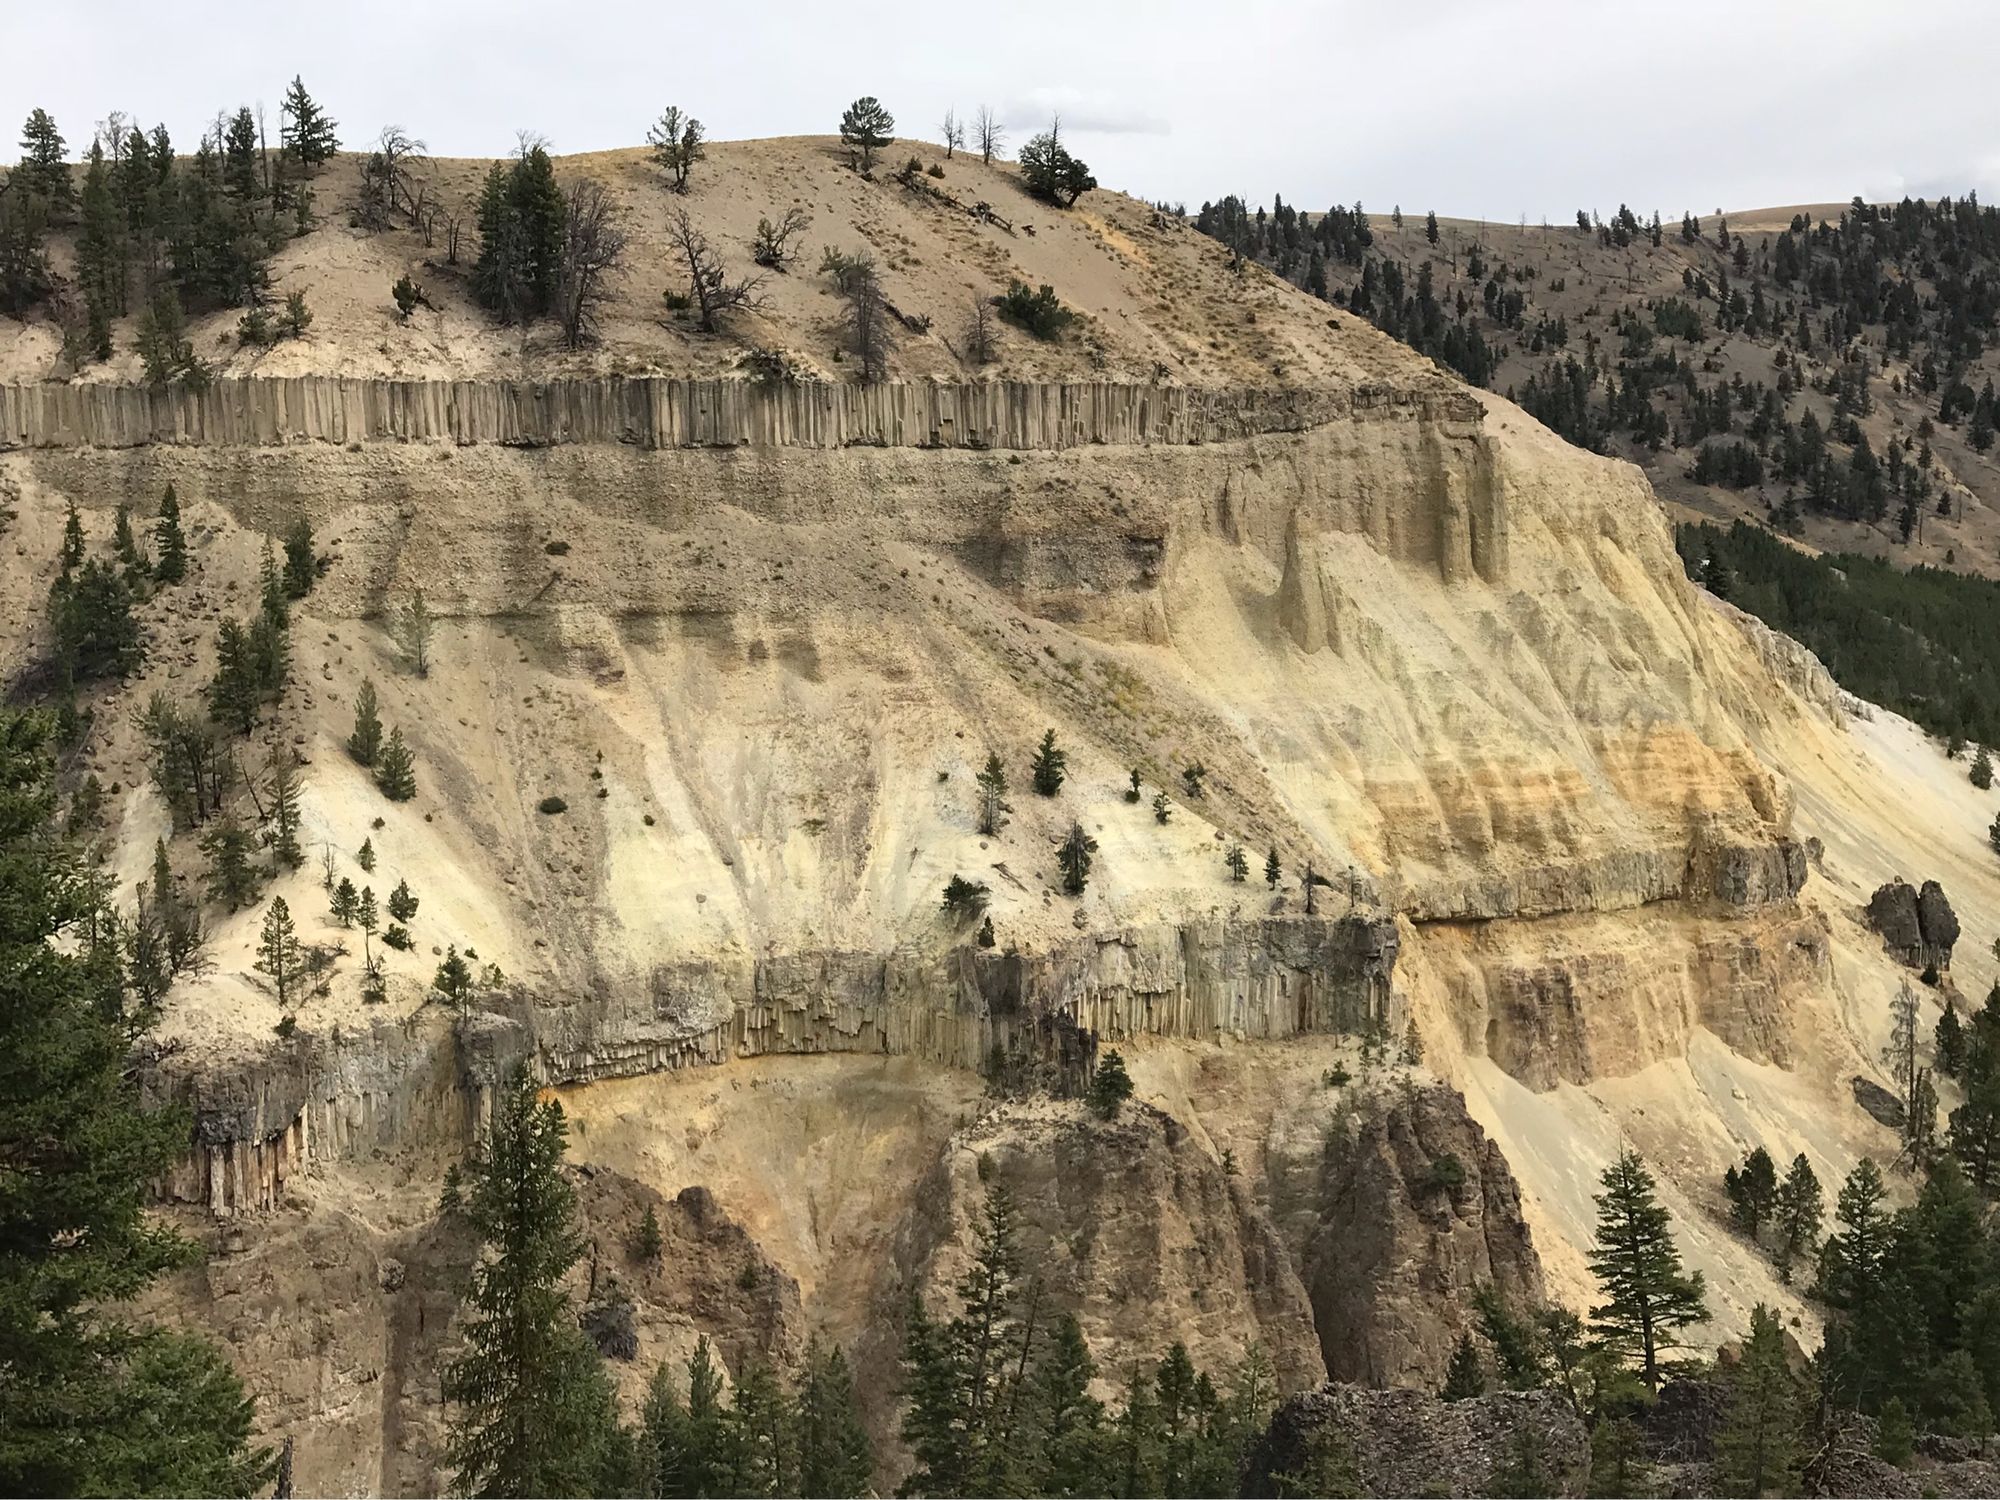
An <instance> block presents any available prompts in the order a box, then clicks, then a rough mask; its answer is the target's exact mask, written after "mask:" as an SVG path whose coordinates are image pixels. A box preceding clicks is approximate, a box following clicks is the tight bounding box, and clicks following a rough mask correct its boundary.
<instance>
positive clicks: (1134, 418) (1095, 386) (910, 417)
mask: <svg viewBox="0 0 2000 1500" xmlns="http://www.w3.org/2000/svg"><path fill="white" fill-rule="evenodd" d="M1385 408H1386V409H1395V408H1406V409H1407V408H1414V409H1416V410H1418V411H1420V412H1421V413H1422V414H1423V415H1425V416H1428V417H1433V418H1439V419H1455V420H1457V421H1460V422H1466V421H1471V422H1477V420H1478V416H1479V408H1478V405H1477V403H1476V402H1474V401H1473V400H1472V399H1471V398H1470V397H1469V396H1467V395H1465V394H1464V393H1462V392H1456V391H1453V390H1451V389H1450V388H1449V387H1445V386H1439V387H1437V388H1435V389H1429V390H1414V391H1413V390H1405V389H1396V388H1392V387H1386V386H1385V387H1380V388H1375V389H1361V390H1354V391H1343V392H1331V391H1300V390H1286V389H1271V390H1215V389H1204V388H1194V387H1188V386H1169V385H1126V384H1120V383H1117V382H1113V381H1092V382H1073V383H1045V382H1035V381H1023V380H990V381H979V382H975V383H951V382H944V381H924V382H922V383H915V384H912V383H897V382H890V383H882V384H874V385H851V384H833V383H829V382H824V381H796V382H773V383H769V384H763V383H758V382H754V381H750V380H746V379H741V378H729V377H721V378H716V379H709V380H687V379H675V378H669V377H664V376H658V377H647V376H632V377H616V376H612V377H604V378H601V379H566V380H545V381H528V380H522V381H505V380H379V379H366V378H358V379H347V378H343V377H341V376H337V375H299V376H291V377H248V378H238V377H224V378H222V379H218V380H215V381H213V382H211V383H210V384H209V385H208V386H207V387H206V388H205V389H202V390H199V391H195V390H190V389H188V388H187V387H185V386H181V385H172V386H166V387H163V388H160V389H153V388H149V387H144V386H129V385H113V384H107V383H96V384H43V385H11V386H10V385H0V448H7V447H24V448H74V447H98V448H132V447H141V446H145V445H148V444H156V443H157V444H170V445H186V444H201V443H210V444H246V445H269V444H280V443H292V442H321V443H362V442H428V441H433V440H441V441H447V442H452V443H459V444H467V445H470V444H475V443H493V444H498V445H500V446H502V447H510V448H541V447H551V446H555V445H558V444H570V443H585V444H588V443H630V444H634V445H636V446H639V447H642V448H734V447H760V448H855V447H871V448H892V447H893V448H906V447H907V448H1002V449H1021V450H1051V449H1061V448H1074V447H1079V446H1084V445H1090V444H1116V445H1143V444H1149V443H1169V444H1189V443H1215V442H1227V441H1231V440H1234V439H1237V438H1244V437H1252V436H1255V435H1257V434H1259V433H1266V432H1302V431H1305V430H1306V429H1308V428H1312V427H1317V426H1320V425H1322V424H1323V423H1325V422H1328V421H1330V420H1333V419H1334V418H1336V417H1346V416H1352V415H1356V414H1361V413H1368V412H1379V411H1382V410H1384V409H1385Z"/></svg>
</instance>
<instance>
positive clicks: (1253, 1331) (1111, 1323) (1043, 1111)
mask: <svg viewBox="0 0 2000 1500" xmlns="http://www.w3.org/2000/svg"><path fill="white" fill-rule="evenodd" d="M1003 1186H1004V1187H1005V1189H1006V1190H1007V1191H1008V1192H1009V1193H1010V1194H1011V1195H1012V1196H1013V1199H1014V1202H1015V1206H1016V1209H1017V1211H1018V1215H1019V1239H1020V1245H1021V1251H1022V1263H1023V1265H1024V1266H1027V1267H1032V1268H1033V1269H1034V1274H1035V1275H1036V1276H1037V1277H1038V1278H1039V1279H1040V1282H1041V1285H1042V1289H1043V1294H1044V1296H1045V1298H1046V1308H1045V1312H1044V1316H1045V1317H1053V1316H1055V1315H1057V1314H1060V1313H1063V1312H1073V1313H1075V1314H1076V1316H1077V1320H1078V1322H1079V1323H1081V1324H1082V1326H1083V1330H1084V1335H1085V1337H1086V1338H1087V1339H1089V1340H1090V1343H1091V1348H1092V1352H1093V1354H1094V1355H1095V1357H1096V1359H1097V1361H1098V1365H1099V1367H1100V1368H1101V1369H1105V1370H1111V1369H1116V1368H1121V1367H1122V1366H1123V1365H1124V1363H1126V1362H1127V1361H1129V1360H1131V1359H1133V1358H1147V1359H1156V1358H1158V1356H1159V1354H1160V1353H1161V1352H1162V1351H1164V1350H1165V1348H1166V1347H1167V1346H1168V1345H1170V1344H1172V1343H1173V1342H1174V1341H1175V1340H1177V1339H1178V1340H1181V1341H1183V1342H1185V1343H1186V1344H1187V1346H1188V1350H1189V1353H1190V1355H1191V1356H1192V1357H1193V1359H1194V1360H1195V1362H1196V1364H1197V1365H1198V1366H1199V1367H1201V1368H1203V1369H1205V1370H1208V1371H1210V1372H1212V1374H1213V1375H1214V1376H1215V1377H1216V1378H1218V1379H1219V1378H1220V1377H1221V1375H1222V1374H1223V1373H1224V1372H1226V1371H1228V1370H1229V1369H1231V1368H1232V1367H1233V1366H1234V1365H1235V1364H1236V1363H1237V1362H1238V1361H1240V1360H1241V1359H1242V1358H1243V1357H1244V1355H1245V1353H1246V1352H1247V1351H1248V1350H1249V1347H1250V1345H1251V1344H1253V1343H1262V1344H1263V1346H1264V1348H1265V1350H1266V1352H1267V1353H1268V1354H1269V1355H1270V1357H1271V1361H1272V1363H1273V1364H1274V1365H1275V1366H1276V1368H1277V1372H1278V1378H1279V1382H1280V1384H1281V1386H1282V1387H1283V1388H1284V1389H1286V1390H1298V1389H1300V1388H1302V1387H1306V1386H1311V1385H1315V1384H1317V1383H1318V1382H1319V1381H1321V1380H1322V1379H1324V1378H1325V1366H1324V1364H1323V1363H1322V1361H1321V1357H1320V1350H1319V1340H1318V1338H1317V1336H1316V1334H1315V1332H1314V1329H1313V1311H1312V1308H1311V1306H1310V1304H1309V1303H1308V1300H1307V1297H1306V1291H1305V1287H1304V1286H1303V1285H1302V1284H1301V1282H1300V1280H1299V1275H1298V1271H1297V1270H1296V1268H1295V1267H1294V1265H1293V1262H1292V1259H1291V1257H1290V1255H1289V1254H1288V1253H1287V1251H1286V1249H1285V1246H1284V1244H1283V1242H1282V1241H1281V1240H1280V1238H1279V1236H1278V1233H1277V1231H1276V1229H1275V1228H1274V1226H1273V1225H1272V1224H1271V1222H1270V1220H1269V1219H1268V1218H1267V1217H1266V1216H1265V1214H1264V1213H1263V1211H1262V1210H1261V1209H1260V1208H1259V1207H1258V1206H1257V1204H1256V1202H1255V1199H1254V1197H1253V1195H1252V1192H1251V1190H1250V1184H1249V1183H1247V1182H1246V1181H1244V1180H1243V1179H1242V1178H1241V1177H1240V1176H1234V1175H1231V1174H1230V1172H1229V1171H1228V1170H1227V1169H1226V1168H1225V1166H1224V1164H1223V1162H1222V1161H1221V1160H1220V1159H1219V1158H1218V1157H1217V1155H1216V1154H1215V1152H1214V1151H1213V1149H1212V1148H1211V1147H1209V1146H1208V1145H1206V1144H1205V1143H1204V1142H1202V1141H1201V1140H1199V1139H1198V1138H1197V1137H1196V1136H1195V1135H1194V1134H1193V1133H1192V1132H1191V1131H1190V1130H1189V1128H1188V1127H1187V1126H1186V1125H1184V1124H1183V1123H1181V1122H1180V1121H1177V1120H1175V1119H1174V1118H1173V1117H1172V1116H1170V1115H1167V1114H1165V1113H1164V1112H1162V1111H1160V1110H1158V1109H1154V1108H1151V1107H1149V1106H1146V1105H1139V1104H1129V1105H1127V1106H1126V1107H1125V1108H1124V1109H1123V1110H1122V1111H1120V1113H1119V1115H1118V1117H1117V1118H1116V1119H1114V1120H1109V1121H1105V1120H1099V1119H1098V1118H1097V1117H1096V1116H1095V1115H1093V1114H1092V1113H1090V1112H1089V1111H1088V1110H1086V1109H1084V1108H1083V1107H1082V1106H1081V1105H1080V1104H1077V1103H1074V1102H1071V1103H1057V1102H1046V1101H1045V1102H1038V1103H1030V1104H1010V1105H1004V1106H1001V1107H1000V1108H998V1109H996V1110H994V1111H993V1112H992V1113H991V1114H989V1115H988V1116H987V1117H986V1118H985V1119H984V1120H982V1121H980V1122H979V1123H978V1124H977V1125H975V1126H973V1127H971V1128H969V1129H967V1130H965V1131H962V1132H960V1134H959V1135H958V1136H957V1137H956V1138H954V1140H953V1141H952V1143H951V1145H950V1147H949V1149H948V1150H947V1151H946V1152H945V1154H944V1155H943V1156H942V1157H941V1158H940V1159H939V1161H938V1162H937V1163H936V1164H935V1165H934V1166H933V1167H932V1168H931V1171H930V1174H929V1177H928V1178H927V1185H926V1188H925V1190H924V1191H923V1192H922V1193H921V1194H920V1195H919V1198H918V1208H917V1211H916V1213H915V1214H914V1216H913V1217H912V1219H911V1221H910V1222H909V1223H908V1224H907V1225H906V1227H905V1229H904V1232H903V1233H902V1234H901V1235H900V1236H899V1241H898V1248H897V1251H896V1256H895V1259H896V1263H897V1265H898V1267H899V1268H900V1270H901V1273H902V1274H901V1284H900V1285H899V1286H897V1287H896V1288H894V1289H892V1290H890V1291H889V1292H888V1293H887V1295H888V1296H889V1298H890V1299H892V1300H891V1301H890V1303H889V1305H887V1306H885V1307H884V1308H883V1309H882V1311H883V1315H884V1320H885V1328H886V1327H889V1326H893V1327H898V1328H899V1327H900V1326H901V1322H902V1302H903V1300H904V1298H906V1296H907V1290H906V1288H907V1287H915V1288H918V1289H920V1290H921V1292H922V1293H923V1295H925V1296H926V1297H927V1298H928V1299H929V1300H930V1301H931V1302H932V1303H933V1306H934V1308H937V1309H943V1308H945V1307H948V1306H950V1305H952V1302H951V1299H952V1288H953V1287H954V1286H955V1284H956V1283H957V1280H958V1278H959V1276H960V1274H961V1273H962V1272H963V1270H964V1269H965V1267H966V1264H967V1257H968V1253H969V1250H970V1246H971V1244H972V1240H973V1236H974V1234H975V1233H976V1229H977V1226H978V1224H979V1223H980V1222H981V1216H982V1215H983V1214H984V1212H985V1205H986V1202H987V1198H988V1195H989V1194H990V1193H991V1192H992V1191H994V1190H995V1189H997V1188H1000V1187H1003ZM869 1352H870V1354H871V1356H872V1358H873V1360H874V1361H875V1362H876V1365H877V1367H881V1368H886V1367H887V1364H888V1360H887V1359H886V1358H885V1356H886V1355H887V1354H888V1353H889V1352H890V1351H889V1350H886V1349H883V1348H880V1347H879V1346H878V1347H876V1348H874V1349H872V1350H870V1351H869Z"/></svg>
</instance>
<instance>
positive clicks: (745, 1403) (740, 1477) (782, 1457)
mask: <svg viewBox="0 0 2000 1500" xmlns="http://www.w3.org/2000/svg"><path fill="white" fill-rule="evenodd" d="M729 1425H730V1428H731V1436H732V1437H733V1439H734V1441H733V1442H732V1443H731V1444H730V1455H729V1456H730V1460H731V1462H730V1473H729V1477H728V1480H727V1482H726V1486H725V1489H724V1491H723V1492H724V1493H725V1494H730V1495H790V1494H793V1493H796V1485H795V1484H794V1483H793V1481H792V1475H793V1472H794V1462H793V1455H792V1410H791V1402H790V1400H789V1399H788V1397H787V1396H786V1394H785V1391H784V1388H783V1387H782V1386H780V1385H779V1384H778V1377H777V1374H776V1372H774V1371H773V1370H772V1369H771V1366H770V1364H769V1363H768V1362H766V1361H765V1360H762V1359H757V1358H752V1359H751V1360H750V1361H749V1363H748V1364H747V1365H746V1366H745V1368H744V1370H743V1374H742V1376H741V1378H740V1379H738V1380H737V1382H736V1390H735V1392H734V1395H733V1399H732V1400H731V1403H730V1412H729Z"/></svg>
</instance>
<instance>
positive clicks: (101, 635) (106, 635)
mask: <svg viewBox="0 0 2000 1500" xmlns="http://www.w3.org/2000/svg"><path fill="white" fill-rule="evenodd" d="M49 615H50V623H51V625H52V626H53V627H54V633H55V644H56V657H57V660H58V661H59V662H60V663H61V665H62V668H63V671H64V672H65V673H66V675H67V678H68V680H69V681H71V682H81V681H86V680H88V679H91V678H97V677H124V676H127V675H128V674H130V673H131V672H132V671H134V670H135V669H136V668H137V667H138V666H139V663H140V661H141V659H142V658H143V657H144V655H145V648H144V646H143V644H142V642H141V639H140V635H139V622H138V619H137V618H136V617H135V616H134V615H133V613H132V587H131V584H130V583H128V582H127V580H126V577H125V575H123V574H121V573H120V572H119V571H118V570H117V569H116V568H114V567H112V566H111V565H110V564H109V563H106V562H103V561H101V560H99V559H97V558H92V559H90V561H88V562H86V563H85V564H84V565H83V567H82V568H81V570H79V571H78V572H77V573H76V575H75V576H74V577H71V576H70V575H69V574H68V573H64V574H63V575H62V576H60V577H59V578H58V579H57V580H56V583H55V586H54V587H53V588H52V589H51V590H50V595H49Z"/></svg>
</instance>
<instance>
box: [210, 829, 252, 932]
mask: <svg viewBox="0 0 2000 1500" xmlns="http://www.w3.org/2000/svg"><path fill="white" fill-rule="evenodd" d="M256 847H257V842H256V840H255V839H254V838H252V837H251V835H250V833H249V831H248V830H247V829H245V828H244V827H243V826H242V825H241V824H239V823H238V822H237V821H236V819H235V818H234V817H233V816H231V815H230V814H229V812H228V811H227V810H224V811H223V812H222V813H220V814H218V815H217V817H216V819H215V821H214V822H213V823H211V824H210V825H209V829H208V832H207V833H205V834H203V835H202V839H201V850H202V853H204V854H206V855H207V856H208V894H209V895H210V896H211V897H212V898H213V899H215V900H217V901H220V902H221V903H222V904H223V905H224V906H226V907H228V908H229V909H230V910H231V911H240V910H242V909H243V908H244V907H246V906H248V905H249V904H250V903H251V902H252V901H254V900H256V899H257V875H256V872H255V871H254V870H252V869H251V867H250V857H251V855H252V854H253V853H254V852H255V851H256Z"/></svg>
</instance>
